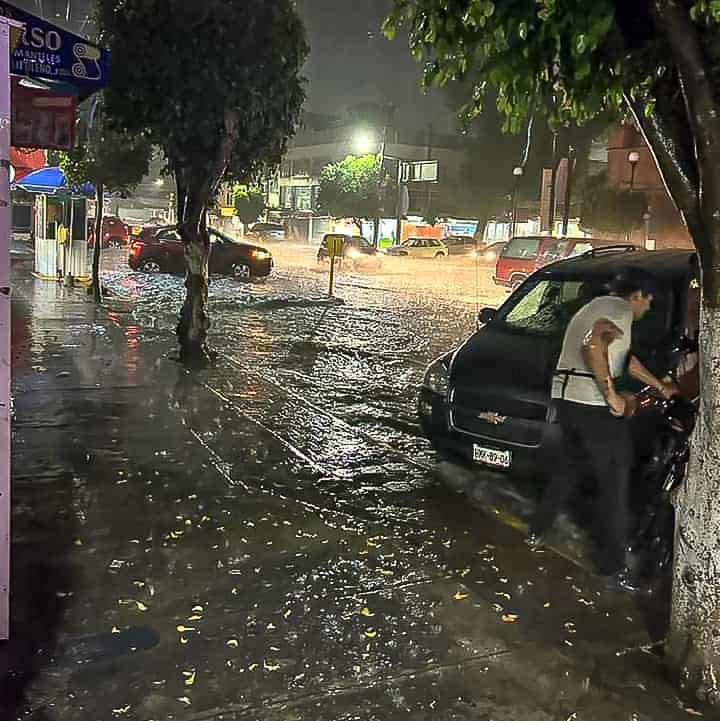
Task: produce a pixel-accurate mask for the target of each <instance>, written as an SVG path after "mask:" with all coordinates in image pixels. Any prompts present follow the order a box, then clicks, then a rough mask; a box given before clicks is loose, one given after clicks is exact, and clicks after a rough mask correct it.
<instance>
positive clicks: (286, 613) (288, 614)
mask: <svg viewBox="0 0 720 721" xmlns="http://www.w3.org/2000/svg"><path fill="white" fill-rule="evenodd" d="M283 616H284V617H285V618H290V616H292V609H290V608H288V610H287V611H285V613H284V614H283Z"/></svg>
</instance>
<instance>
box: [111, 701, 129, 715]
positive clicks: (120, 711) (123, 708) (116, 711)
mask: <svg viewBox="0 0 720 721" xmlns="http://www.w3.org/2000/svg"><path fill="white" fill-rule="evenodd" d="M130 708H131V707H130V704H128V705H127V706H121V707H120V708H114V709H113V710H112V712H113V713H114V714H115V716H124V715H125V714H126V713H127V712H128V711H129V710H130Z"/></svg>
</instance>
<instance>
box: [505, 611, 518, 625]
mask: <svg viewBox="0 0 720 721" xmlns="http://www.w3.org/2000/svg"><path fill="white" fill-rule="evenodd" d="M518 618H520V617H519V616H518V615H517V614H516V613H505V614H503V615H502V622H503V623H515V622H516V621H517V620H518Z"/></svg>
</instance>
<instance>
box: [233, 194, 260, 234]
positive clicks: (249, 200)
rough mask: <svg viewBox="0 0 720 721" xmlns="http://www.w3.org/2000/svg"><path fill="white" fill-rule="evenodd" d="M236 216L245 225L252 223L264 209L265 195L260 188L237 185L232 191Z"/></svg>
mask: <svg viewBox="0 0 720 721" xmlns="http://www.w3.org/2000/svg"><path fill="white" fill-rule="evenodd" d="M233 203H234V205H235V210H236V211H237V215H238V218H239V219H240V221H241V222H242V223H244V224H245V225H250V224H251V223H254V222H255V221H256V220H257V219H258V218H259V217H260V216H261V215H262V213H263V212H264V210H265V195H264V194H263V192H262V190H260V188H253V187H249V186H247V185H238V186H236V187H235V190H234V191H233Z"/></svg>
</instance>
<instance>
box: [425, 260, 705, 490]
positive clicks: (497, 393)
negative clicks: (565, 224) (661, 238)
mask: <svg viewBox="0 0 720 721" xmlns="http://www.w3.org/2000/svg"><path fill="white" fill-rule="evenodd" d="M632 266H636V267H641V268H643V269H644V270H645V271H647V272H648V273H651V274H652V275H653V276H654V277H655V278H656V280H657V283H658V287H660V288H663V289H665V290H664V292H662V293H660V294H659V295H658V297H657V298H655V300H654V302H653V307H652V310H651V311H650V312H649V313H648V314H647V315H646V316H645V318H643V319H642V320H641V321H639V322H637V323H635V324H634V326H633V339H632V345H633V352H634V353H635V354H636V355H637V356H638V358H640V359H641V360H642V361H643V363H645V365H646V366H647V367H648V368H649V369H650V370H651V371H652V372H653V373H655V375H656V376H658V377H662V376H664V375H666V374H667V373H668V372H673V371H675V370H676V369H677V368H678V367H679V366H680V364H681V363H682V362H683V359H686V357H687V355H688V354H690V353H695V352H696V349H697V330H698V315H699V302H700V300H699V298H700V290H699V282H698V277H699V276H698V266H697V260H696V256H695V255H694V254H693V253H691V252H687V251H653V252H646V251H641V250H637V249H634V248H631V247H623V248H608V249H601V250H594V251H590V252H588V253H586V254H584V255H582V256H578V257H576V258H573V259H569V260H564V261H560V262H558V263H555V264H553V265H550V266H546V267H545V268H543V269H542V270H540V271H538V272H536V273H535V274H533V275H532V276H531V277H530V278H528V280H526V281H525V282H524V283H523V284H522V285H521V286H520V287H519V288H518V289H517V290H516V291H515V292H514V293H513V294H512V295H511V296H510V297H509V298H508V300H507V301H506V302H505V303H504V304H503V305H502V306H501V307H500V308H499V309H498V310H497V311H496V310H494V309H490V308H486V309H485V310H483V311H482V312H481V313H480V315H479V318H478V330H477V332H475V333H474V334H473V335H472V336H470V337H469V338H468V339H467V340H466V341H465V342H464V343H463V344H462V345H461V346H460V347H459V348H458V349H456V350H455V351H453V352H449V353H447V354H446V355H444V356H442V357H441V358H438V359H437V360H436V361H435V362H434V363H432V364H431V365H430V367H429V368H428V369H427V372H426V374H425V379H424V382H423V385H422V388H421V390H420V398H419V405H418V408H419V416H420V422H421V425H422V428H423V431H424V433H425V434H426V435H427V437H428V438H429V439H430V440H431V441H432V443H433V445H434V446H435V447H436V448H437V449H438V450H440V451H444V452H446V453H450V454H452V455H453V456H454V457H456V458H458V459H461V460H464V461H465V462H468V463H470V464H473V465H475V466H480V467H485V468H493V469H496V470H501V471H504V472H509V473H512V474H520V475H529V474H533V475H534V476H535V477H541V475H542V472H541V469H542V459H543V458H544V455H543V454H542V451H544V450H545V449H546V448H547V447H548V446H550V445H551V444H554V443H555V442H556V441H557V426H556V425H555V423H554V410H553V406H552V403H551V399H550V385H551V379H552V373H553V371H554V368H555V365H556V362H557V358H558V356H559V353H560V348H561V344H562V339H563V335H564V331H565V328H566V326H567V324H568V322H569V321H570V319H571V318H572V316H573V315H574V314H575V313H576V312H577V311H578V310H579V309H580V308H581V307H582V306H583V305H584V304H585V303H587V302H588V301H589V300H591V299H592V298H593V297H596V296H598V295H600V294H603V293H604V292H606V288H607V283H608V281H610V280H611V278H612V277H613V276H614V275H616V274H617V273H618V272H619V271H621V270H622V269H624V268H627V267H632ZM628 390H639V389H638V388H633V387H632V385H631V383H630V382H629V381H628ZM693 400H694V399H693ZM549 450H550V451H554V450H555V449H554V448H553V447H550V448H549ZM555 452H557V450H555Z"/></svg>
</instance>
